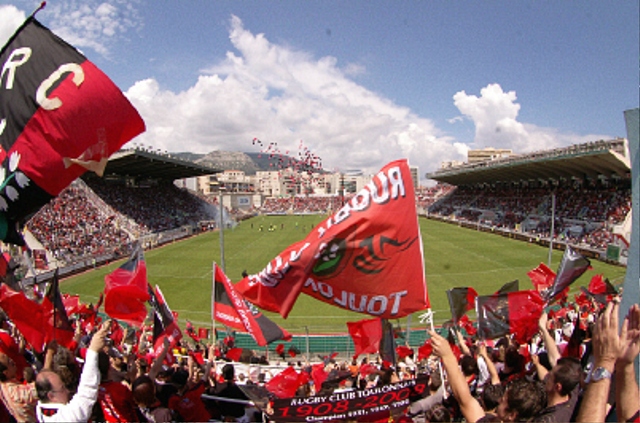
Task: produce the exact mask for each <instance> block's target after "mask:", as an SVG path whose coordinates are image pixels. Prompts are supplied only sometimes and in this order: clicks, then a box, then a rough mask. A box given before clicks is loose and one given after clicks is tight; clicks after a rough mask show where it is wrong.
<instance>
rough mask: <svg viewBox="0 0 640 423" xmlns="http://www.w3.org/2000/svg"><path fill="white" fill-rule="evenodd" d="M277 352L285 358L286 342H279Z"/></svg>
mask: <svg viewBox="0 0 640 423" xmlns="http://www.w3.org/2000/svg"><path fill="white" fill-rule="evenodd" d="M276 354H278V355H279V356H280V357H283V358H284V344H278V345H277V346H276Z"/></svg>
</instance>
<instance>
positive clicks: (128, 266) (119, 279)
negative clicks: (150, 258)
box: [104, 244, 149, 327]
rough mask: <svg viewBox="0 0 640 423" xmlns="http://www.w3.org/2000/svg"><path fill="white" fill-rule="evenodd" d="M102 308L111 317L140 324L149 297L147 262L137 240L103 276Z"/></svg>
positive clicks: (137, 325)
mask: <svg viewBox="0 0 640 423" xmlns="http://www.w3.org/2000/svg"><path fill="white" fill-rule="evenodd" d="M104 284H105V288H104V312H105V313H106V314H107V315H108V316H109V317H111V318H113V319H118V320H122V321H123V322H127V323H129V324H131V325H133V326H136V327H141V326H142V324H143V323H144V319H146V317H147V306H146V302H147V301H149V290H148V288H147V286H148V285H149V283H148V282H147V266H146V264H145V261H144V253H143V251H142V247H141V246H140V244H138V245H136V247H135V249H134V251H133V253H132V254H131V257H129V260H127V261H126V262H125V263H123V264H122V266H120V267H119V268H117V269H116V270H114V271H113V272H111V273H109V274H108V275H107V276H105V277H104Z"/></svg>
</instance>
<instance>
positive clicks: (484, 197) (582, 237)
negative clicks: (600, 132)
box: [427, 139, 631, 254]
mask: <svg viewBox="0 0 640 423" xmlns="http://www.w3.org/2000/svg"><path fill="white" fill-rule="evenodd" d="M427 177H429V178H433V179H435V180H437V181H438V182H439V183H440V184H450V186H451V185H452V184H456V187H455V188H452V189H451V190H450V191H449V192H448V193H447V195H445V196H441V197H440V198H439V199H438V200H437V201H436V200H435V199H434V202H433V203H432V204H431V205H430V206H428V213H429V215H430V216H431V217H439V218H442V219H446V220H451V221H457V222H466V223H469V224H474V225H482V226H485V227H489V228H491V229H492V230H495V229H500V230H503V231H508V232H517V233H522V234H527V235H530V236H532V237H535V238H536V239H539V238H545V239H553V240H554V241H561V242H564V243H570V244H573V245H576V246H578V247H582V248H588V249H592V250H596V251H598V252H600V253H601V254H604V251H605V250H606V249H607V247H608V245H610V244H612V243H615V242H617V241H618V240H619V239H622V240H623V243H624V241H626V242H627V243H628V240H629V237H628V233H629V229H628V224H627V223H628V220H629V216H630V211H631V179H630V167H629V158H628V144H627V141H626V140H624V139H615V140H610V141H596V142H593V143H587V144H582V145H575V146H571V147H567V148H562V149H555V150H550V151H545V152H536V153H531V154H528V155H522V156H516V157H509V158H503V159H497V160H493V161H489V162H484V163H474V164H465V165H462V166H459V167H456V168H447V169H443V170H440V171H438V172H434V173H430V174H427ZM552 196H554V197H555V207H554V206H553V205H554V200H553V197H552ZM552 216H554V217H553V228H554V229H553V237H552V238H550V232H551V227H552Z"/></svg>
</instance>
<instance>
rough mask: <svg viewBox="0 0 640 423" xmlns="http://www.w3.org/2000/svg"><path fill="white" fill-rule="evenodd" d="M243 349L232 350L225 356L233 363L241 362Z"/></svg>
mask: <svg viewBox="0 0 640 423" xmlns="http://www.w3.org/2000/svg"><path fill="white" fill-rule="evenodd" d="M242 351H243V348H238V347H236V348H231V349H229V350H228V351H227V353H226V354H225V355H226V356H227V358H228V359H229V360H231V361H240V357H242Z"/></svg>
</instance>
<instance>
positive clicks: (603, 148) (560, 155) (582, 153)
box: [426, 138, 631, 185]
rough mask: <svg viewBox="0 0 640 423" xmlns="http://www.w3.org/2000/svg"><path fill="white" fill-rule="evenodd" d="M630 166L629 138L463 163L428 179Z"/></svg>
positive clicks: (507, 177)
mask: <svg viewBox="0 0 640 423" xmlns="http://www.w3.org/2000/svg"><path fill="white" fill-rule="evenodd" d="M630 169H631V164H630V160H629V146H628V143H627V140H626V139H623V138H617V139H615V140H610V141H595V142H590V143H586V144H578V145H572V146H570V147H566V148H558V149H555V150H547V151H541V152H535V153H530V154H526V155H517V156H511V157H507V158H501V159H497V160H490V161H486V162H480V163H473V164H463V165H461V166H456V167H451V168H446V169H440V170H438V171H436V172H432V173H427V175H426V176H427V178H429V179H434V180H436V181H439V182H445V183H448V184H451V185H472V184H478V183H495V182H516V181H527V180H548V179H555V180H559V179H561V178H565V179H571V178H573V177H575V178H580V179H583V178H585V177H589V178H596V177H598V176H600V175H602V176H606V177H611V176H613V175H617V176H619V177H621V178H628V177H629V172H630Z"/></svg>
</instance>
